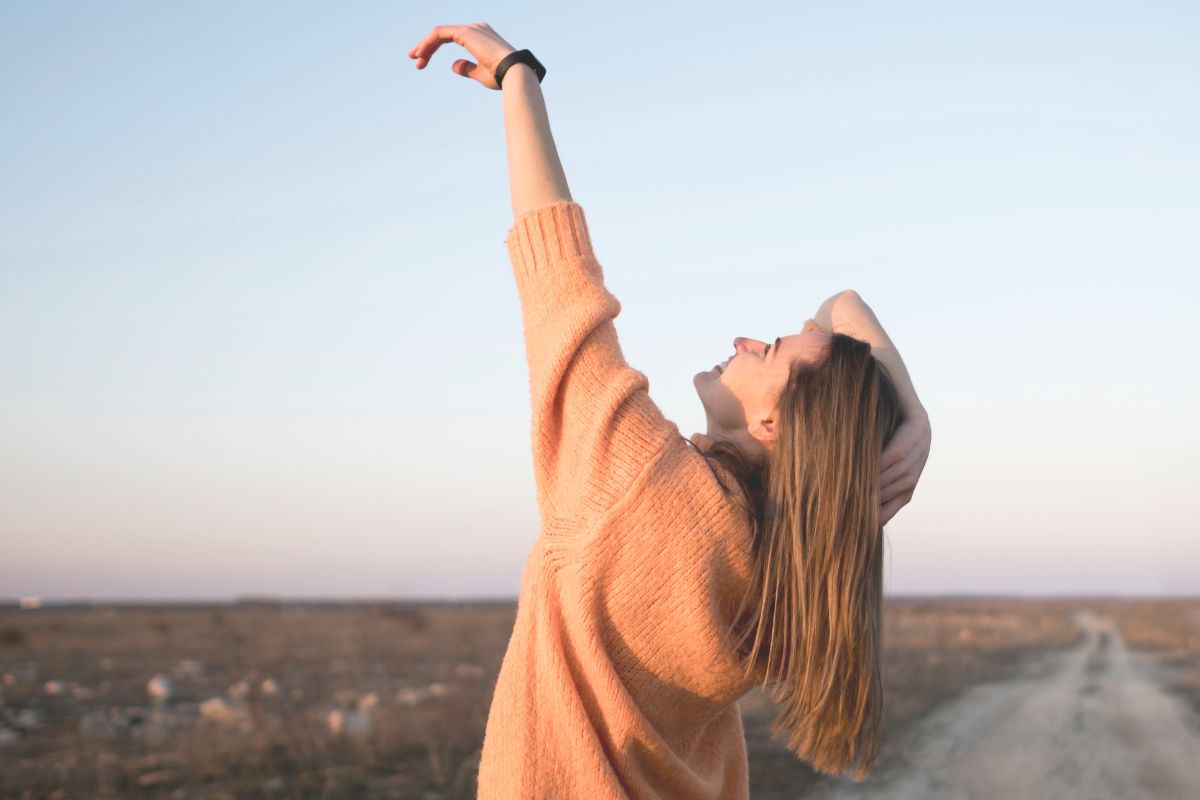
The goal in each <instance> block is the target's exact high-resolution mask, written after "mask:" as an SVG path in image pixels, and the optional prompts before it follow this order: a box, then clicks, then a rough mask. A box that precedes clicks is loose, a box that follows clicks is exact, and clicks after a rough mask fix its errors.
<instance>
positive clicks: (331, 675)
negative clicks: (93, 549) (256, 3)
mask: <svg viewBox="0 0 1200 800" xmlns="http://www.w3.org/2000/svg"><path fill="white" fill-rule="evenodd" d="M515 614H516V606H515V603H511V602H506V603H473V604H464V603H424V604H414V603H400V602H397V603H370V604H319V603H299V602H280V603H276V602H245V603H237V604H226V605H207V606H200V605H193V606H186V605H176V606H150V605H114V606H101V605H94V606H76V607H43V608H38V609H32V610H21V609H19V608H16V607H15V606H9V607H5V608H0V681H2V682H0V797H3V798H76V797H79V798H116V797H145V798H151V797H153V798H255V797H261V798H351V797H366V798H420V799H421V800H456V799H457V798H471V797H474V796H475V786H474V777H475V771H476V769H477V768H478V759H479V748H480V745H481V744H482V741H483V730H484V725H485V722H486V719H487V710H488V704H489V701H490V698H491V691H492V687H493V685H494V683H495V680H496V676H497V673H498V672H499V668H500V661H501V658H502V657H503V654H504V649H505V646H506V644H507V642H508V636H509V633H510V632H511V630H512V625H513V621H514V619H515ZM884 643H885V661H884V685H885V691H886V701H885V702H886V719H885V727H884V741H883V746H882V749H881V753H880V757H879V759H878V761H877V762H876V765H875V769H874V770H873V772H872V774H871V775H870V776H869V777H868V778H867V779H866V780H865V781H863V782H862V783H859V784H855V783H853V782H851V781H849V780H848V779H846V778H841V777H832V776H825V775H820V774H818V773H815V772H814V771H812V770H811V769H809V768H808V767H807V765H805V764H804V763H803V762H800V761H799V760H797V759H796V758H795V757H794V756H793V755H792V754H790V753H789V752H788V751H787V750H785V749H784V748H783V746H782V745H781V744H779V743H778V742H776V741H774V740H773V739H772V735H771V726H772V722H773V721H774V719H775V714H776V707H775V706H774V704H773V703H772V701H771V699H770V697H769V696H768V695H766V694H765V693H763V692H762V691H760V690H755V691H754V692H751V693H750V694H748V695H746V696H745V697H744V698H743V699H742V700H741V701H740V703H739V705H740V706H741V709H742V714H743V718H744V720H745V727H746V736H747V748H748V751H749V754H750V781H751V796H752V797H753V798H755V799H756V800H759V799H760V798H761V799H766V800H774V798H793V797H820V798H838V799H839V800H840V799H841V798H852V797H889V798H893V797H894V798H918V797H919V798H939V797H946V798H971V797H980V798H983V797H988V798H1010V797H1011V798H1027V797H1028V798H1042V797H1046V798H1051V797H1063V796H1081V797H1083V796H1086V797H1093V798H1101V800H1103V798H1108V797H1112V798H1117V797H1140V798H1192V797H1197V796H1200V759H1197V758H1196V757H1195V756H1196V754H1197V753H1200V599H1195V598H1188V599H1169V600H1158V599H1155V600H1148V599H1147V600H1140V599H1111V598H1078V599H1050V600H1036V599H1004V598H1001V599H991V598H988V599H983V598H964V599H945V598H937V599H933V598H911V597H906V598H890V599H889V600H888V601H887V602H886V611H885V628H884Z"/></svg>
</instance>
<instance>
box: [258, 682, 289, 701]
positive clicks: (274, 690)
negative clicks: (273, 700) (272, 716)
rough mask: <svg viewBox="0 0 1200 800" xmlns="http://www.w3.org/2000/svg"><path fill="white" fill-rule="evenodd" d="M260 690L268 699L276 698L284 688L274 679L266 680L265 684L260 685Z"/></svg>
mask: <svg viewBox="0 0 1200 800" xmlns="http://www.w3.org/2000/svg"><path fill="white" fill-rule="evenodd" d="M258 690H259V691H260V692H262V693H263V694H264V695H266V696H267V697H274V696H275V695H277V694H279V693H280V692H281V691H282V690H283V688H282V687H281V686H280V685H279V681H277V680H275V679H274V678H265V679H264V680H263V682H262V683H261V684H259V687H258Z"/></svg>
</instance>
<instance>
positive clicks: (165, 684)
mask: <svg viewBox="0 0 1200 800" xmlns="http://www.w3.org/2000/svg"><path fill="white" fill-rule="evenodd" d="M146 694H147V695H149V696H150V699H151V700H153V701H154V702H156V703H165V702H167V701H168V700H170V699H171V698H173V697H174V696H175V684H174V683H173V682H172V681H171V679H170V678H169V677H168V676H166V675H164V674H163V673H161V672H160V673H158V674H157V675H155V676H154V677H153V678H151V679H150V680H149V681H148V682H147V683H146Z"/></svg>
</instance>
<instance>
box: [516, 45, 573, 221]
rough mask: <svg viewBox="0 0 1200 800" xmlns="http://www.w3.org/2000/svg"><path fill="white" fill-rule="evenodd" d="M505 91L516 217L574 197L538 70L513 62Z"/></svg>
mask: <svg viewBox="0 0 1200 800" xmlns="http://www.w3.org/2000/svg"><path fill="white" fill-rule="evenodd" d="M502 93H503V95H504V98H503V101H504V133H505V140H506V141H507V143H508V180H509V185H510V187H511V189H512V207H513V219H519V218H520V217H521V215H522V214H524V213H526V212H528V211H533V210H534V209H537V208H541V207H542V206H546V205H549V204H551V203H555V202H558V201H559V200H571V199H572V198H571V190H570V189H569V188H568V187H567V176H566V175H565V174H564V173H563V168H562V164H561V163H560V162H559V160H558V150H557V149H555V147H554V137H553V136H551V134H550V119H549V117H548V116H547V114H546V101H545V99H544V98H543V97H542V87H541V84H539V83H538V79H537V75H536V73H534V71H533V69H532V68H531V67H529V65H527V64H514V65H513V66H512V67H510V68H509V70H508V72H506V73H505V74H504V82H503V84H502Z"/></svg>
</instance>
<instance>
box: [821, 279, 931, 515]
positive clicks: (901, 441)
mask: <svg viewBox="0 0 1200 800" xmlns="http://www.w3.org/2000/svg"><path fill="white" fill-rule="evenodd" d="M809 323H810V324H812V325H815V326H816V327H817V328H818V329H820V330H823V331H825V332H827V333H844V334H846V335H848V336H853V337H854V338H856V339H862V340H863V341H865V342H868V343H869V344H870V345H871V353H872V354H873V355H874V356H875V357H876V358H877V359H879V361H880V362H881V363H882V364H883V365H884V367H886V368H887V371H888V374H890V375H891V376H892V380H893V381H894V382H895V384H896V391H897V392H898V393H899V394H900V403H901V405H902V407H903V409H904V411H903V417H904V418H903V421H902V422H901V424H900V427H899V428H898V429H897V430H896V433H895V435H894V436H893V437H892V439H891V441H889V442H888V445H887V447H886V448H884V451H883V453H882V455H881V458H880V462H879V471H880V474H879V494H880V504H881V511H880V523H881V524H887V523H888V522H889V521H890V520H891V518H892V517H893V516H895V515H896V512H897V511H899V510H900V509H901V508H903V507H904V506H905V505H907V504H908V502H909V500H911V499H912V496H913V491H914V490H915V489H916V487H917V481H918V480H919V479H920V477H921V473H922V472H923V471H924V469H925V462H926V461H927V460H928V459H929V446H930V442H931V441H932V438H933V435H932V428H931V426H930V423H929V414H928V413H927V412H926V411H925V406H924V405H922V403H921V400H920V399H919V398H918V397H917V390H916V389H915V388H914V387H913V383H912V378H910V377H909V374H908V368H907V367H905V366H904V360H903V359H901V358H900V351H899V350H897V349H896V345H895V344H893V343H892V340H891V338H890V337H889V336H888V335H887V332H886V331H884V329H883V326H882V325H880V324H879V318H878V317H876V316H875V312H874V311H872V310H871V307H870V306H868V305H867V304H866V302H865V301H864V300H863V299H862V298H861V297H859V295H858V292H856V291H854V290H853V289H846V290H845V291H843V292H838V293H837V294H835V295H834V296H833V297H830V298H829V299H828V300H826V301H825V302H824V303H822V304H821V307H820V308H818V309H817V313H816V315H815V316H814V317H813V318H812V319H811V320H810V321H809ZM808 327H809V325H807V324H806V325H805V329H806V330H807V329H808Z"/></svg>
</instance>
